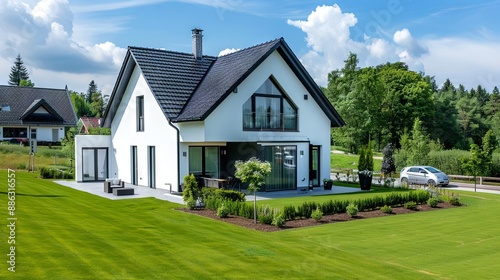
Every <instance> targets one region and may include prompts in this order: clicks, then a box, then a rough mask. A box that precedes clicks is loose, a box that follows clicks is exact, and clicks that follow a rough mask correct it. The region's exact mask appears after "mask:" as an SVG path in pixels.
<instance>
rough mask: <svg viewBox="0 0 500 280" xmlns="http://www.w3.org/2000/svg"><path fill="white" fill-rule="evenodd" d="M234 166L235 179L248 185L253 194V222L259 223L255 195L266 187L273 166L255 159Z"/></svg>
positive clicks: (238, 162) (239, 162)
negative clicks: (261, 188) (263, 186)
mask: <svg viewBox="0 0 500 280" xmlns="http://www.w3.org/2000/svg"><path fill="white" fill-rule="evenodd" d="M234 166H235V167H236V173H235V174H234V175H235V177H236V178H238V179H240V180H241V181H242V182H244V183H248V191H250V193H253V220H254V221H253V222H254V223H257V197H256V195H255V193H256V192H257V191H258V190H259V189H260V187H262V185H264V183H265V182H266V177H267V176H268V175H269V173H271V164H270V163H269V162H267V161H264V162H262V161H260V160H258V159H257V158H254V157H253V158H251V159H249V160H248V161H245V162H243V161H237V162H236V163H235V165H234Z"/></svg>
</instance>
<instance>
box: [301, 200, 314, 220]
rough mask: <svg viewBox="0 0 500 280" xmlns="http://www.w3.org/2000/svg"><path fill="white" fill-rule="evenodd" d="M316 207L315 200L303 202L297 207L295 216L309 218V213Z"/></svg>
mask: <svg viewBox="0 0 500 280" xmlns="http://www.w3.org/2000/svg"><path fill="white" fill-rule="evenodd" d="M316 208H317V207H316V202H314V201H310V202H304V203H302V204H301V205H299V206H298V207H297V216H298V217H301V218H305V219H308V218H311V214H312V212H313V211H314V209H316Z"/></svg>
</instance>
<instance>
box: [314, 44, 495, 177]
mask: <svg viewBox="0 0 500 280" xmlns="http://www.w3.org/2000/svg"><path fill="white" fill-rule="evenodd" d="M344 62H345V65H344V67H343V68H342V69H340V70H334V71H332V72H331V73H330V74H329V75H328V86H327V87H326V88H323V92H324V93H325V95H326V96H327V97H328V99H329V100H330V102H331V103H332V104H333V106H334V107H335V108H336V109H337V111H338V112H339V113H340V115H341V116H342V118H343V119H344V120H345V122H346V123H347V125H346V126H344V127H341V128H334V129H332V144H333V145H336V146H341V147H343V148H344V149H345V150H347V151H349V152H352V153H356V152H357V151H358V149H359V148H361V147H364V146H367V145H368V143H371V144H372V147H374V148H375V149H376V150H378V151H381V150H382V148H383V147H384V146H386V145H387V144H389V143H392V144H393V145H394V147H395V148H396V151H397V152H396V165H397V167H398V169H399V168H402V167H403V166H405V165H409V164H429V165H435V166H436V167H438V168H440V169H443V170H444V171H448V172H452V173H453V174H464V173H465V171H463V170H461V161H462V159H463V158H466V157H468V156H469V152H467V151H469V149H471V147H472V146H471V145H472V144H475V145H477V146H478V147H482V146H483V142H484V140H483V139H487V141H489V143H490V144H488V145H492V146H493V150H495V149H498V142H497V141H496V139H500V92H499V90H498V87H494V89H493V90H492V92H488V91H487V90H486V89H484V88H483V87H481V86H480V85H479V86H477V88H475V89H469V90H467V89H465V88H464V86H463V85H461V84H460V85H458V86H455V85H453V83H452V82H451V81H450V80H449V79H447V80H446V81H445V82H444V83H443V85H441V87H438V86H437V85H436V82H435V80H434V78H433V77H430V76H426V75H425V74H423V73H417V72H414V71H410V70H409V69H408V66H407V65H406V64H405V63H402V62H396V63H386V64H382V65H378V66H375V67H365V68H359V67H357V64H358V59H357V56H356V54H353V53H351V54H350V55H349V57H348V58H347V59H346V60H345V61H344ZM488 131H491V132H490V133H489V134H488V135H487V133H488ZM488 149H490V148H489V147H488ZM446 150H453V152H451V151H448V152H444V153H443V151H446ZM490 154H491V153H490ZM412 155H413V156H412ZM436 158H439V160H437V159H436ZM492 160H493V161H494V162H496V161H499V159H498V155H493V157H492ZM436 161H438V162H436ZM499 164H500V163H499ZM449 169H453V171H452V170H449ZM495 169H496V168H490V170H489V172H487V173H489V174H484V175H498V174H495V173H500V172H498V171H495Z"/></svg>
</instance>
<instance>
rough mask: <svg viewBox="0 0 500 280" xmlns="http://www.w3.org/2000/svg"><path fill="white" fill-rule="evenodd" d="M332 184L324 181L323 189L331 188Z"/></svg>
mask: <svg viewBox="0 0 500 280" xmlns="http://www.w3.org/2000/svg"><path fill="white" fill-rule="evenodd" d="M332 185H333V183H332V182H325V184H324V189H325V190H331V189H332Z"/></svg>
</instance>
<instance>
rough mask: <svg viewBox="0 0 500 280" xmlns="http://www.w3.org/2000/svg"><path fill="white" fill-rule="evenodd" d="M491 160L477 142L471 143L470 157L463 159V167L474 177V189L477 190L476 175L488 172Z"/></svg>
mask: <svg viewBox="0 0 500 280" xmlns="http://www.w3.org/2000/svg"><path fill="white" fill-rule="evenodd" d="M489 165H490V161H488V156H487V155H486V153H485V152H484V151H482V150H481V149H479V146H478V145H476V144H471V145H470V157H469V158H464V159H463V160H462V168H463V169H464V170H465V172H466V173H467V174H468V175H471V176H473V177H474V191H476V177H477V176H480V175H485V174H487V172H488V170H489Z"/></svg>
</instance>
